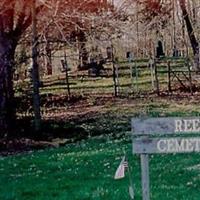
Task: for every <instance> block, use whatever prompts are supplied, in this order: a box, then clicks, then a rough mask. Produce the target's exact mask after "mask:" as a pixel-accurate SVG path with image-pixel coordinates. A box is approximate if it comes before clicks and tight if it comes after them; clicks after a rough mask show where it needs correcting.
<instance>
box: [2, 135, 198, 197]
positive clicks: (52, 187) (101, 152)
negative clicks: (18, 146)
mask: <svg viewBox="0 0 200 200" xmlns="http://www.w3.org/2000/svg"><path fill="white" fill-rule="evenodd" d="M124 150H125V151H126V152H127V155H128V159H129V165H130V167H131V172H132V179H133V181H134V188H135V194H136V196H135V199H141V187H140V167H139V158H138V156H132V154H131V142H130V139H129V136H128V135H127V136H123V137H122V138H118V139H113V138H111V137H108V136H107V137H99V138H93V139H89V140H87V141H82V142H79V143H77V144H70V145H67V146H66V147H62V148H58V149H49V150H44V151H40V152H32V153H29V154H24V155H17V156H10V157H7V158H1V159H0V179H1V185H0V199H3V200H8V199H9V200H11V199H19V200H23V199H24V200H25V199H26V200H27V199H29V200H31V199H37V200H40V199H65V200H66V199H69V200H76V199H77V200H78V199H80V200H84V199H85V200H86V199H88V200H89V199H95V200H97V199H99V200H102V199H109V200H110V199H113V200H121V199H124V200H126V199H129V194H128V185H129V181H128V175H127V176H126V177H125V178H124V179H122V180H114V179H113V176H114V173H115V170H116V168H117V166H118V164H119V163H120V160H121V157H122V156H123V151H124ZM199 163H200V157H199V155H197V154H196V155H195V154H187V155H165V156H160V155H159V156H158V155H156V156H155V155H154V156H151V160H150V174H151V197H152V198H151V199H155V200H158V199H159V200H160V199H162V200H165V199H166V200H171V199H173V200H175V199H177V200H199V199H200V165H199Z"/></svg>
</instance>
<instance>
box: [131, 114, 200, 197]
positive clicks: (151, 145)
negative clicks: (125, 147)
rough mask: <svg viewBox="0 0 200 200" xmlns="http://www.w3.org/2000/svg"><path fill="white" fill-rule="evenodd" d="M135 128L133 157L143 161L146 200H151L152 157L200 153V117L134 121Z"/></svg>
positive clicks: (143, 191) (143, 184) (135, 119)
mask: <svg viewBox="0 0 200 200" xmlns="http://www.w3.org/2000/svg"><path fill="white" fill-rule="evenodd" d="M131 124H132V125H131V126H132V134H133V154H140V157H141V170H142V193H143V194H142V195H143V200H149V199H150V192H149V154H155V153H157V154H169V153H192V152H200V117H199V118H198V117H194V118H178V117H166V118H133V119H132V123H131ZM191 135H192V137H191ZM198 135H199V137H198Z"/></svg>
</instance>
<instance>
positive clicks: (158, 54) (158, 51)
mask: <svg viewBox="0 0 200 200" xmlns="http://www.w3.org/2000/svg"><path fill="white" fill-rule="evenodd" d="M163 56H165V53H164V51H163V44H162V41H160V40H159V41H158V44H157V47H156V58H160V57H163Z"/></svg>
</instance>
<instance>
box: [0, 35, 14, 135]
mask: <svg viewBox="0 0 200 200" xmlns="http://www.w3.org/2000/svg"><path fill="white" fill-rule="evenodd" d="M15 48H16V43H15V42H13V40H11V39H9V37H8V36H6V35H5V34H0V137H5V136H8V134H11V132H12V130H13V128H14V122H15V105H14V90H13V65H14V54H15Z"/></svg>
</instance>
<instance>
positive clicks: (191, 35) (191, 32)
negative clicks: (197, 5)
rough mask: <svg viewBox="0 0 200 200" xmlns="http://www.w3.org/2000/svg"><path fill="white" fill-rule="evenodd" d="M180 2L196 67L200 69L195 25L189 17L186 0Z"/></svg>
mask: <svg viewBox="0 0 200 200" xmlns="http://www.w3.org/2000/svg"><path fill="white" fill-rule="evenodd" d="M179 2H180V7H181V10H182V14H183V19H184V20H185V23H186V27H187V32H188V36H189V39H190V43H191V46H192V50H193V54H194V59H195V64H196V67H197V68H198V69H200V67H199V43H198V41H197V39H196V37H195V34H194V29H193V26H192V23H191V20H190V17H189V14H188V11H187V8H186V2H185V0H179Z"/></svg>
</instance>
